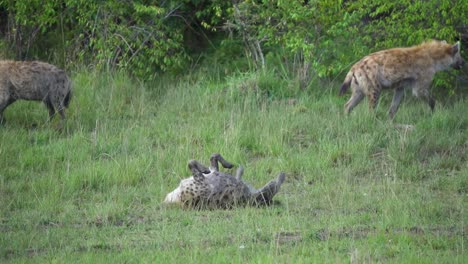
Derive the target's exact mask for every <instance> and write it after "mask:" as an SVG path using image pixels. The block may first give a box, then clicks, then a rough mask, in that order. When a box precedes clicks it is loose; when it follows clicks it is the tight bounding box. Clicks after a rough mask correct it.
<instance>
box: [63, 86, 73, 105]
mask: <svg viewBox="0 0 468 264" xmlns="http://www.w3.org/2000/svg"><path fill="white" fill-rule="evenodd" d="M71 98H72V92H71V90H69V91H68V93H67V95H66V96H65V99H64V100H63V105H64V106H65V107H66V108H68V106H69V105H70V101H71Z"/></svg>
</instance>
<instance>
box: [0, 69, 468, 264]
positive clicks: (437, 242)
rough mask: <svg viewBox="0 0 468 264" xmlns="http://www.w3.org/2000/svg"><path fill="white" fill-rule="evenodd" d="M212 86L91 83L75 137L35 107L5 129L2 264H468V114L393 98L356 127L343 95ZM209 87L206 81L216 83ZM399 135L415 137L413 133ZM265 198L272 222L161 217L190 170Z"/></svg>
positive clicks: (270, 85) (196, 78)
mask: <svg viewBox="0 0 468 264" xmlns="http://www.w3.org/2000/svg"><path fill="white" fill-rule="evenodd" d="M209 72H210V71H208V72H202V73H200V74H193V73H192V74H188V75H187V76H185V77H184V78H181V79H178V80H177V79H170V78H166V79H161V80H159V81H155V82H153V83H146V84H145V83H140V82H137V81H134V80H132V79H130V78H128V77H126V75H125V74H99V73H96V72H90V71H79V72H76V73H74V74H73V76H72V78H73V80H74V98H73V101H72V103H71V106H70V109H69V111H68V112H67V114H68V117H69V118H68V122H67V125H66V128H65V129H64V131H63V132H59V131H57V130H56V129H55V126H56V125H57V121H58V120H54V121H53V122H52V123H48V122H47V110H46V108H45V107H44V106H43V105H41V104H39V103H37V102H24V101H23V102H17V103H15V104H13V105H12V106H10V107H9V108H8V109H7V110H6V111H5V117H6V119H7V122H8V123H7V124H6V125H5V126H3V127H1V128H0V168H1V169H0V209H1V211H0V262H12V263H24V262H26V263H29V262H33V263H37V262H58V263H64V262H66V263H68V262H84V263H99V262H106V263H109V262H112V261H115V262H119V263H121V262H134V263H142V262H150V263H175V262H177V263H179V262H180V263H182V261H186V262H191V263H272V262H278V263H313V262H316V263H324V262H325V263H349V262H350V261H351V262H353V263H361V262H391V263H415V262H416V263H463V262H464V261H466V259H467V257H468V254H467V252H466V249H465V247H466V245H467V242H468V241H467V227H466V224H465V219H466V218H467V217H466V216H467V212H466V208H467V198H468V187H467V186H468V166H467V154H466V148H467V147H468V133H467V132H466V130H467V127H468V116H467V114H466V113H467V112H468V111H467V110H468V108H467V102H466V99H464V97H463V96H462V97H460V98H456V99H453V98H452V99H450V100H443V99H441V98H438V103H439V104H438V105H437V106H436V107H437V109H436V111H435V112H434V113H433V114H431V113H430V111H429V107H428V106H427V105H424V103H422V102H421V101H420V100H417V99H413V98H410V97H407V98H405V100H404V102H403V103H402V106H401V107H400V111H399V112H398V114H397V116H396V120H395V121H394V122H392V121H390V120H388V118H387V117H386V115H385V110H386V109H387V108H388V106H389V102H388V101H389V99H390V97H391V95H390V94H389V93H386V94H384V96H383V97H384V98H383V100H382V102H381V103H380V105H379V107H378V109H377V113H376V115H374V114H373V113H371V112H369V111H368V109H367V106H366V103H362V104H361V105H359V106H358V107H357V108H356V109H355V111H354V112H353V113H352V114H351V115H350V116H349V117H346V116H344V115H343V114H342V109H343V104H344V103H345V101H346V99H347V98H340V97H337V96H336V94H337V93H338V88H339V83H326V82H325V83H320V84H319V82H317V84H316V85H311V86H312V87H310V90H309V91H300V89H298V88H297V87H296V85H295V84H294V82H288V81H287V80H284V79H281V78H280V77H277V76H275V74H274V73H273V72H270V73H269V72H267V73H262V74H254V73H245V74H234V75H231V76H229V77H226V78H224V77H220V76H218V77H216V78H211V77H210V75H209V74H208V73H209ZM205 74H206V75H205ZM395 124H411V125H413V126H414V128H413V129H412V130H405V129H403V128H397V127H396V126H395ZM213 152H219V153H221V154H222V155H223V156H224V157H225V158H226V159H227V160H229V161H231V162H234V163H235V164H242V165H243V166H244V167H245V175H244V179H245V180H246V181H248V182H249V183H251V184H253V185H254V186H256V187H260V186H262V185H263V184H265V183H266V182H267V181H269V180H270V179H272V178H274V177H276V175H277V174H278V173H279V172H280V171H284V172H286V174H287V179H286V182H285V184H284V185H283V186H282V189H281V191H280V192H279V194H278V195H277V196H276V197H275V200H276V201H278V202H277V203H276V204H275V205H273V206H271V207H267V208H249V207H247V208H236V209H234V210H227V211H224V210H211V211H191V210H183V209H180V208H176V207H175V208H174V207H165V206H163V205H162V204H161V201H162V200H163V199H164V196H165V195H166V193H168V192H170V191H172V190H173V189H174V188H175V187H176V186H177V185H178V183H179V181H180V180H181V179H183V178H186V177H187V176H189V170H188V169H187V161H188V160H190V159H198V160H200V161H202V162H204V163H208V159H209V156H210V154H211V153H213Z"/></svg>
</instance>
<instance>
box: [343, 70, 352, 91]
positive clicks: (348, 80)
mask: <svg viewBox="0 0 468 264" xmlns="http://www.w3.org/2000/svg"><path fill="white" fill-rule="evenodd" d="M353 77H354V72H353V71H349V72H348V74H347V75H346V78H345V80H344V82H343V84H342V85H341V89H340V96H341V95H343V94H344V93H345V92H346V90H348V88H349V86H350V85H351V81H352V80H353Z"/></svg>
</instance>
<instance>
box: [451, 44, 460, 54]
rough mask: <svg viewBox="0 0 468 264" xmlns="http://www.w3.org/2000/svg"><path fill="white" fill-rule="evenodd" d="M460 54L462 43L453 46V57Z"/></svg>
mask: <svg viewBox="0 0 468 264" xmlns="http://www.w3.org/2000/svg"><path fill="white" fill-rule="evenodd" d="M458 52H460V41H458V42H457V43H455V45H453V46H452V55H453V56H455V55H456V54H457V53H458Z"/></svg>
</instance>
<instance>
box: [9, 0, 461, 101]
mask: <svg viewBox="0 0 468 264" xmlns="http://www.w3.org/2000/svg"><path fill="white" fill-rule="evenodd" d="M466 14H468V3H467V2H466V1H453V0H429V1H411V0H402V1H386V0H361V1H353V0H351V1H350V0H348V1H335V0H317V1H296V0H286V1H268V0H263V1H260V0H259V1H240V0H232V1H224V0H214V1H208V0H182V1H181V0H166V1H152V0H137V1H87V0H57V1H42V0H18V1H12V0H6V1H0V33H1V41H0V50H1V52H2V54H1V57H2V59H17V60H32V59H40V60H44V61H49V62H51V63H55V64H58V65H60V66H62V67H65V68H67V69H71V68H76V67H82V66H85V67H91V68H97V69H111V70H114V69H125V70H126V71H127V72H129V73H131V74H132V75H134V76H136V77H138V78H140V79H144V80H151V79H155V78H156V77H157V76H159V75H161V74H162V73H166V72H170V73H174V74H183V73H184V72H186V71H188V70H191V69H194V68H196V66H197V65H199V64H200V63H202V62H203V61H206V60H209V61H210V63H211V62H217V63H218V64H225V67H226V69H224V72H225V73H229V71H230V70H233V69H236V70H241V71H242V70H251V69H259V68H268V69H275V68H279V70H281V71H283V73H285V74H287V75H288V77H291V78H293V79H295V80H297V81H298V83H299V84H300V86H301V87H302V88H305V87H307V86H308V85H310V84H311V80H313V79H315V78H332V79H336V78H340V77H341V76H342V74H343V73H344V72H345V71H346V70H347V69H348V68H349V67H350V65H351V64H352V63H354V62H355V61H356V60H358V59H359V58H361V57H362V56H363V55H365V54H367V53H369V52H372V51H376V50H379V49H384V48H390V47H395V46H407V45H415V44H419V43H420V42H422V41H424V40H427V39H431V38H435V39H444V40H447V41H448V42H454V41H458V40H460V41H461V42H462V47H463V48H462V51H463V54H465V52H464V47H465V46H466V45H465V43H467V41H468V17H467V16H466ZM465 56H466V55H465ZM243 58H248V60H244V59H243ZM465 76H466V73H465ZM450 78H454V77H450V76H449V75H448V74H441V77H439V78H438V79H437V80H436V82H435V85H436V86H445V87H448V86H453V80H452V81H450ZM451 89H452V90H451V92H452V93H453V92H454V90H453V87H451Z"/></svg>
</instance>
